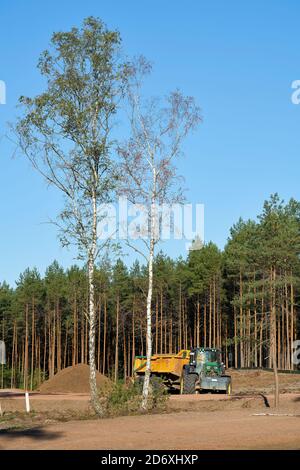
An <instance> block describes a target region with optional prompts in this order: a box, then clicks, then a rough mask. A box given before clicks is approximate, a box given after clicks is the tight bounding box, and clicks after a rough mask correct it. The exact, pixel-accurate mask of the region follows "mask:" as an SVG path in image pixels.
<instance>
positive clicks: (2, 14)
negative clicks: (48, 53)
mask: <svg viewBox="0 0 300 470" xmlns="http://www.w3.org/2000/svg"><path fill="white" fill-rule="evenodd" d="M89 15H94V16H99V17H101V18H102V19H103V20H104V21H105V22H106V23H107V24H108V26H109V27H111V28H117V29H119V31H120V33H121V35H122V38H123V48H124V51H125V52H126V53H127V54H128V55H129V56H130V55H136V54H140V53H142V54H144V55H145V56H146V57H147V58H148V59H150V60H151V61H152V62H153V64H154V71H153V74H152V77H151V80H150V81H149V86H150V87H151V89H152V90H153V94H155V95H158V94H162V95H164V94H166V93H167V92H168V91H170V90H172V89H174V88H177V87H178V88H180V89H181V90H182V91H183V92H184V93H186V94H189V95H193V96H194V97H195V98H196V100H197V102H198V103H199V105H200V106H201V108H202V113H203V118H204V122H203V124H202V125H201V126H200V128H199V130H198V131H197V133H196V134H194V135H193V136H192V137H191V138H189V139H188V141H187V142H186V143H185V146H184V148H185V153H186V157H185V160H184V161H183V162H181V164H180V165H179V170H180V172H181V173H182V174H183V175H184V177H185V179H186V186H187V188H188V192H187V199H188V200H189V201H190V202H194V203H196V202H200V203H204V204H205V236H206V240H213V241H215V242H216V243H217V244H218V246H220V247H223V246H224V244H225V243H226V239H227V236H228V231H229V228H230V227H231V226H232V224H233V223H235V222H236V221H237V219H238V218H239V217H240V216H242V217H243V218H251V217H252V218H253V217H255V216H256V215H257V214H258V213H259V211H260V210H261V206H262V203H263V201H264V199H266V198H267V197H269V195H270V194H271V193H273V192H278V193H279V194H280V196H281V197H283V198H284V199H289V198H290V197H295V198H298V199H299V198H300V187H299V169H300V168H299V167H300V164H299V149H300V142H299V132H300V105H299V106H296V105H294V104H292V102H291V94H292V89H291V83H292V81H293V80H297V79H300V60H299V58H300V57H299V56H300V47H299V44H300V41H299V35H300V33H299V15H300V3H299V1H298V0H287V1H282V0H280V1H279V0H264V1H263V2H262V1H258V0H252V1H246V0H244V1H239V0H236V1H234V0H228V1H226V2H225V1H224V0H218V1H208V0H207V1H203V0H193V1H192V0H190V1H186V2H182V0H164V1H161V0H160V1H157V0H151V2H150V1H149V2H146V1H141V0H139V1H136V0H127V1H121V0H110V1H108V0H98V1H96V0H85V1H74V0H73V1H70V0H60V1H57V0H51V1H48V0H46V1H44V2H38V1H35V0H27V1H26V2H24V1H21V0H14V1H13V2H12V1H8V0H2V1H1V4H0V18H1V27H0V44H1V46H0V47H1V62H0V80H4V81H5V82H6V86H7V104H6V105H0V221H1V222H0V223H1V226H0V227H1V232H0V241H1V243H0V282H1V281H3V280H4V279H5V280H7V281H8V282H10V283H13V281H14V280H15V279H16V278H17V277H18V275H19V273H20V272H22V271H23V270H24V269H25V268H26V267H27V266H30V267H32V266H37V268H38V269H40V271H41V272H43V271H44V269H45V267H46V266H47V265H48V264H50V263H51V262H52V261H53V259H55V258H56V259H58V261H59V262H61V263H62V264H63V265H64V266H68V265H70V264H71V263H73V262H74V260H73V255H74V254H73V253H71V252H68V251H66V250H62V249H61V248H60V246H59V243H58V240H57V236H56V231H55V228H54V227H53V226H50V225H48V224H46V223H44V222H46V221H47V220H48V219H49V218H51V217H55V215H56V214H57V211H58V210H59V208H60V207H61V200H60V196H59V195H58V194H57V193H55V192H54V191H53V190H51V189H49V188H47V187H46V186H45V184H44V182H43V181H42V180H41V178H40V177H39V175H37V174H35V173H34V171H33V170H32V169H31V167H30V165H29V164H28V162H27V161H26V160H25V159H23V158H22V157H21V156H17V157H14V156H13V154H14V146H13V144H12V143H11V142H9V141H8V140H7V139H6V137H5V134H6V132H7V129H6V122H8V121H10V122H13V121H14V119H15V116H16V115H17V112H18V111H17V109H16V104H17V99H18V97H19V96H20V95H29V96H33V95H35V94H36V93H39V92H40V91H41V90H42V81H41V79H40V76H39V73H38V71H37V69H36V63H37V59H38V56H39V53H40V52H41V51H42V50H44V49H45V48H47V46H48V44H49V39H50V36H51V34H52V32H53V31H57V30H67V29H69V28H70V27H72V26H73V25H80V23H81V21H82V19H83V18H84V17H86V16H89ZM163 249H164V250H165V251H166V252H167V253H169V254H170V255H171V256H178V255H179V254H182V255H185V253H186V251H185V244H184V243H183V242H176V243H175V242H170V243H165V244H164V246H163ZM131 256H132V255H131ZM130 259H131V258H130Z"/></svg>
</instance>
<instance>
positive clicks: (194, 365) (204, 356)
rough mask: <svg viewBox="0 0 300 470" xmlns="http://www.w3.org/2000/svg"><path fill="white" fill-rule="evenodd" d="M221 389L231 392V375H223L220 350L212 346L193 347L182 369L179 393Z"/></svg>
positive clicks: (224, 391)
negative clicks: (188, 359)
mask: <svg viewBox="0 0 300 470" xmlns="http://www.w3.org/2000/svg"><path fill="white" fill-rule="evenodd" d="M209 390H210V391H212V392H214V391H221V392H223V393H227V395H230V394H231V377H230V376H229V375H225V366H224V364H223V362H222V359H221V351H220V350H219V349H213V348H195V349H192V350H191V352H190V361H189V364H186V365H185V366H184V367H183V370H182V376H181V380H180V393H182V394H191V393H197V392H201V391H209Z"/></svg>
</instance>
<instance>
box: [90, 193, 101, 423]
mask: <svg viewBox="0 0 300 470" xmlns="http://www.w3.org/2000/svg"><path fill="white" fill-rule="evenodd" d="M96 246H97V203H96V195H95V194H93V239H92V245H91V247H90V251H89V259H88V286H89V366H90V394H91V403H92V406H93V408H94V410H95V412H96V413H97V414H98V415H100V416H102V415H103V410H102V406H101V405H100V402H99V400H98V392H97V381H96V344H95V342H96V312H95V284H94V282H95V279H94V271H95V253H96Z"/></svg>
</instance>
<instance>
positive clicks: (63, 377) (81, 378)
mask: <svg viewBox="0 0 300 470" xmlns="http://www.w3.org/2000/svg"><path fill="white" fill-rule="evenodd" d="M89 374H90V368H89V366H88V365H86V364H77V365H76V366H73V367H67V368H66V369H64V370H62V371H60V372H58V373H57V374H56V375H55V376H54V377H52V378H51V379H49V380H47V381H46V382H44V383H43V384H42V385H41V387H40V389H39V391H40V392H41V393H89V391H90V385H89ZM96 380H97V387H98V389H101V388H103V387H105V386H107V385H109V383H110V380H109V379H108V378H107V377H105V375H102V374H100V373H99V372H97V373H96Z"/></svg>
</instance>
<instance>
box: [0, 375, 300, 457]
mask: <svg viewBox="0 0 300 470" xmlns="http://www.w3.org/2000/svg"><path fill="white" fill-rule="evenodd" d="M232 379H233V386H234V395H232V396H231V397H228V396H227V395H223V394H210V393H207V394H200V395H172V396H170V398H169V400H168V404H167V411H166V412H165V413H163V414H154V415H144V416H126V417H118V418H109V419H102V420H97V419H90V417H91V415H90V404H89V395H88V394H86V393H64V394H62V393H60V394H49V393H48V394H45V393H35V392H33V393H31V394H30V404H31V410H32V411H33V412H34V413H32V414H31V415H24V409H25V400H24V393H22V391H20V390H2V391H0V405H1V408H2V412H3V413H4V417H3V419H2V420H1V417H0V449H133V450H134V449H173V450H185V449H297V450H300V377H299V375H298V376H295V375H291V374H282V376H281V377H280V388H281V397H280V409H279V410H276V412H275V411H274V408H273V395H272V391H273V377H272V374H270V373H268V372H257V371H243V372H239V371H232ZM272 414H275V415H272ZM10 415H11V416H12V419H11V421H7V420H6V419H5V417H6V416H10ZM24 416H26V417H28V420H27V418H25V419H24ZM83 416H85V417H88V418H89V419H86V420H82V417H83ZM79 418H81V419H80V420H79Z"/></svg>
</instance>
